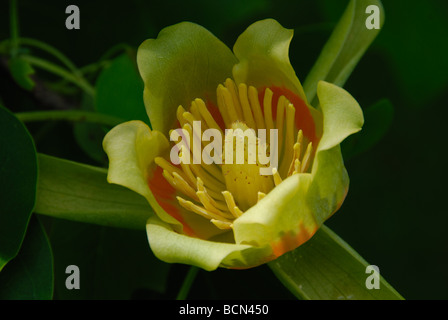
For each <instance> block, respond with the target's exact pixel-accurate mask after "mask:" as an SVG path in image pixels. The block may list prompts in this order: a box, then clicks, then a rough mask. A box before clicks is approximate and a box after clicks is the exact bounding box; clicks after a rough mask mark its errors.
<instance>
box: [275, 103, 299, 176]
mask: <svg viewBox="0 0 448 320" xmlns="http://www.w3.org/2000/svg"><path fill="white" fill-rule="evenodd" d="M295 111H296V109H295V108H294V106H293V105H292V104H288V106H287V107H286V136H285V152H284V153H283V159H282V162H281V164H280V170H279V171H280V175H281V176H283V177H285V176H286V175H287V173H288V169H289V164H290V163H291V160H292V156H293V148H294V115H295Z"/></svg>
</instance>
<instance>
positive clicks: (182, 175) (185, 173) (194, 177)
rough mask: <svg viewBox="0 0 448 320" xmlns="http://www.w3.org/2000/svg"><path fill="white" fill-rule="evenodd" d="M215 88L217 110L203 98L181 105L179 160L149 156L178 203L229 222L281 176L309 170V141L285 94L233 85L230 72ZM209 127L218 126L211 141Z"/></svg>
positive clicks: (221, 225)
mask: <svg viewBox="0 0 448 320" xmlns="http://www.w3.org/2000/svg"><path fill="white" fill-rule="evenodd" d="M216 93H217V102H218V106H217V107H218V108H217V110H214V109H216V107H214V106H209V107H207V106H206V104H205V103H204V101H203V100H201V99H195V100H194V101H192V103H191V106H190V109H189V111H186V110H185V109H184V108H183V107H182V106H179V108H178V110H177V120H178V121H179V124H180V126H181V128H182V129H183V130H182V132H184V133H183V134H182V133H181V134H180V135H179V137H180V138H182V142H183V147H180V148H178V149H176V150H177V152H178V155H179V158H180V159H181V161H180V163H179V165H173V164H172V163H171V162H170V161H169V160H167V159H165V158H163V157H158V158H156V159H155V162H156V164H157V165H158V166H160V167H161V168H162V169H163V176H164V177H165V179H166V180H167V181H168V182H169V183H170V184H171V185H172V186H173V187H174V188H175V189H176V190H177V191H178V194H179V196H178V197H177V200H178V201H179V204H180V205H181V206H182V207H184V208H185V209H187V210H189V211H191V212H193V213H196V214H199V215H201V216H203V217H204V218H206V219H209V220H210V221H211V222H212V223H213V224H214V225H215V226H216V227H218V228H220V229H231V228H232V224H233V220H235V219H236V218H238V217H239V216H241V215H242V214H243V213H244V211H246V210H247V209H249V208H250V207H252V206H253V205H255V204H256V203H257V202H258V201H260V200H261V199H262V198H263V197H264V196H265V195H266V194H267V193H269V191H271V190H272V189H273V188H274V187H275V186H277V185H278V184H280V183H281V182H282V179H285V178H287V177H288V176H290V175H292V174H297V173H303V172H307V171H308V169H309V167H310V164H311V161H312V156H313V147H312V143H311V142H307V139H306V137H304V136H303V133H302V130H300V129H298V128H296V127H295V125H294V118H295V107H294V105H293V104H292V103H290V102H289V101H288V99H287V98H286V97H285V96H283V95H282V96H280V97H279V98H278V99H273V92H272V90H270V89H269V88H266V90H265V91H264V96H259V93H258V90H257V89H256V88H255V87H253V86H247V85H246V84H244V83H241V84H239V85H238V86H237V85H236V84H235V82H234V81H233V80H231V79H227V80H226V81H225V83H224V84H223V85H222V84H220V85H219V86H218V88H217V91H216ZM274 100H275V101H274ZM197 124H200V126H198V125H197ZM198 128H199V129H198ZM209 129H212V130H209ZM208 132H215V133H217V134H215V135H213V138H214V140H213V141H211V137H210V135H209V134H207V133H208ZM171 133H172V132H170V135H171ZM257 133H258V136H257ZM263 133H264V134H263ZM204 137H207V138H206V139H204ZM178 145H179V144H177V145H176V146H178ZM176 146H175V147H176ZM210 146H213V147H212V148H210ZM217 146H218V147H217ZM201 151H202V152H201ZM201 156H202V159H198V158H199V157H201Z"/></svg>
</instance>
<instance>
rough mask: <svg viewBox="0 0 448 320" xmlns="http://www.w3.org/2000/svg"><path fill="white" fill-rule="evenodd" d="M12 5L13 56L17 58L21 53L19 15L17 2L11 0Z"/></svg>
mask: <svg viewBox="0 0 448 320" xmlns="http://www.w3.org/2000/svg"><path fill="white" fill-rule="evenodd" d="M9 4H10V8H9V9H10V11H9V16H10V29H11V56H13V57H15V56H16V55H17V53H18V52H19V42H18V39H19V17H18V14H17V0H11V1H10V2H9Z"/></svg>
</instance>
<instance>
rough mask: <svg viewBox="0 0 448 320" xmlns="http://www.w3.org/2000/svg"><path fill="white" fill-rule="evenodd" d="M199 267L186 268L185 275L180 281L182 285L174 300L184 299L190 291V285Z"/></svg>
mask: <svg viewBox="0 0 448 320" xmlns="http://www.w3.org/2000/svg"><path fill="white" fill-rule="evenodd" d="M198 271H199V268H198V267H195V266H191V267H190V269H189V270H188V273H187V276H186V277H185V279H184V282H183V283H182V287H181V288H180V290H179V293H178V294H177V297H176V300H185V299H186V298H187V296H188V293H189V292H190V288H191V285H192V284H193V281H194V279H195V278H196V275H197V274H198Z"/></svg>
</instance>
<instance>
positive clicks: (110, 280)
mask: <svg viewBox="0 0 448 320" xmlns="http://www.w3.org/2000/svg"><path fill="white" fill-rule="evenodd" d="M49 224H50V230H51V233H50V234H49V237H50V240H51V242H52V246H53V252H54V268H55V299H64V300H66V299H114V300H115V299H126V300H129V299H132V298H136V297H137V296H138V294H139V292H143V293H145V294H152V295H154V297H156V296H157V295H159V296H160V294H163V293H165V290H166V285H167V279H168V274H169V270H170V267H171V265H170V264H166V263H163V262H162V261H160V260H158V259H157V258H156V257H155V256H154V255H153V254H152V252H151V250H149V248H148V241H147V237H146V233H145V232H144V231H142V230H128V229H121V228H108V227H103V226H96V225H93V224H87V223H80V222H73V221H67V220H61V219H51V221H49ZM72 264H73V265H76V266H77V267H78V268H79V270H80V290H68V289H67V288H66V286H65V280H66V278H67V276H68V275H67V274H66V273H65V270H66V268H67V266H69V265H72Z"/></svg>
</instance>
